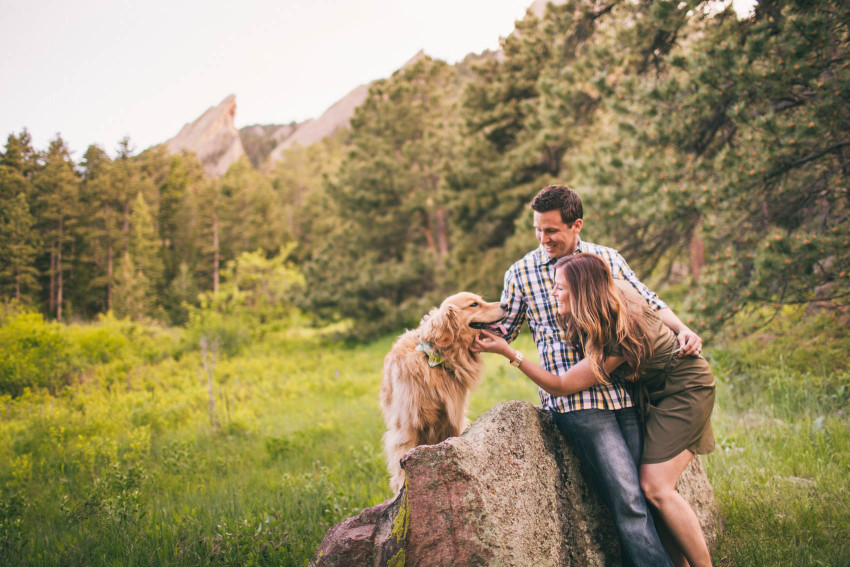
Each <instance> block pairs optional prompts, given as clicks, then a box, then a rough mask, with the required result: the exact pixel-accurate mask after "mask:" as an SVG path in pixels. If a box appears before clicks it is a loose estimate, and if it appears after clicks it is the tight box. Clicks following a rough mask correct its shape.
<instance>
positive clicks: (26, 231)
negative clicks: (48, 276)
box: [0, 192, 39, 303]
mask: <svg viewBox="0 0 850 567" xmlns="http://www.w3.org/2000/svg"><path fill="white" fill-rule="evenodd" d="M38 244H39V239H38V234H37V233H36V232H35V222H34V220H33V217H32V215H31V214H30V208H29V204H28V203H27V198H26V195H25V194H24V193H23V192H21V193H18V195H17V197H16V198H15V199H14V200H11V201H7V202H6V203H4V206H3V219H2V220H0V257H2V258H3V263H2V265H0V286H2V289H3V293H4V294H5V295H6V296H8V297H14V298H15V299H16V300H17V301H21V302H25V303H29V302H31V300H32V298H33V296H34V293H35V292H36V291H37V290H38V270H37V269H36V268H35V257H36V254H37V251H38Z"/></svg>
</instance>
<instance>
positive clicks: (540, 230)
mask: <svg viewBox="0 0 850 567" xmlns="http://www.w3.org/2000/svg"><path fill="white" fill-rule="evenodd" d="M581 225H582V220H581V219H577V220H576V221H574V222H573V224H571V225H569V226H567V224H566V223H564V221H562V220H561V212H560V211H546V212H545V213H539V212H537V211H534V234H535V236H537V240H538V241H539V242H540V244H542V245H543V248H544V249H545V250H546V254H548V255H549V257H550V258H560V257H562V256H567V255H569V254H572V253H573V252H575V250H576V246H577V245H578V233H579V232H580V231H581Z"/></svg>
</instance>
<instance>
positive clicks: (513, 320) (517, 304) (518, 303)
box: [500, 266, 528, 343]
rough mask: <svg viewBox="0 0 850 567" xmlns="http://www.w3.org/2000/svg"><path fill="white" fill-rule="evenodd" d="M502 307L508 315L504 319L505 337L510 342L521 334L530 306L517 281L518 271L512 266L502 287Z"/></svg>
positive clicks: (506, 273)
mask: <svg viewBox="0 0 850 567" xmlns="http://www.w3.org/2000/svg"><path fill="white" fill-rule="evenodd" d="M500 303H501V306H502V309H504V310H505V311H506V312H507V314H508V315H507V317H505V319H504V320H503V321H502V324H503V325H504V326H505V328H506V329H507V334H506V335H505V339H506V340H507V341H508V342H509V343H510V342H513V340H514V339H516V338H517V335H519V331H520V329H521V328H522V324H523V323H524V322H525V319H526V317H527V315H526V311H527V309H528V306H527V305H526V303H525V296H524V294H523V293H522V288H521V287H520V285H519V282H517V276H516V272H515V271H514V268H513V266H511V267H510V268H509V269H508V271H507V272H505V287H504V288H503V289H502V299H501V301H500Z"/></svg>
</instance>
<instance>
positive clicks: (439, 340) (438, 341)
mask: <svg viewBox="0 0 850 567" xmlns="http://www.w3.org/2000/svg"><path fill="white" fill-rule="evenodd" d="M457 311H458V310H457V307H455V306H454V305H444V306H443V307H441V308H439V309H432V310H431V312H430V313H429V314H428V320H427V321H425V323H424V324H423V328H422V340H423V341H425V342H428V343H431V344H432V345H434V346H435V347H436V348H438V349H441V348H446V347H448V346H450V345H451V344H452V343H453V342H454V340H455V337H456V336H457V333H458V316H457V315H458V313H457Z"/></svg>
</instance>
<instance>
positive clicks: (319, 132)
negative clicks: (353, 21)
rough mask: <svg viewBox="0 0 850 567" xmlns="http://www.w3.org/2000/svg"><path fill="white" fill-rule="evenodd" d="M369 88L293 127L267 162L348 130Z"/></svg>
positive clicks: (418, 56)
mask: <svg viewBox="0 0 850 567" xmlns="http://www.w3.org/2000/svg"><path fill="white" fill-rule="evenodd" d="M423 57H425V52H424V51H422V50H420V51H419V52H418V53H417V54H416V55H414V56H413V57H412V58H411V59H409V60H408V61H407V62H406V63H405V64H404V65H402V66H401V69H404V68H406V67H408V66H410V65H413V64H415V63H416V62H417V61H419V60H420V59H422V58H423ZM370 86H371V83H370V84H368V85H360V86H359V87H357V88H356V89H354V90H353V91H351V92H350V93H348V94H347V95H345V96H344V97H343V98H341V99H340V100H338V101H337V102H335V103H334V104H333V105H332V106H331V107H330V108H328V109H327V110H326V111H325V112H323V113H322V115H321V116H319V117H318V118H314V119H311V120H307V121H306V122H302V123H301V124H298V125H297V126H296V127H295V129H294V131H293V132H290V133H286V135H285V136H284V137H283V138H282V139H281V141H280V142H279V143H278V145H277V147H276V148H275V149H274V150H273V151H272V153H271V155H270V156H269V162H270V163H274V162H276V161H278V160H280V158H281V157H282V156H283V154H284V152H286V150H287V149H289V148H292V147H293V146H296V145H298V146H309V145H311V144H315V143H316V142H320V141H322V140H323V139H324V138H327V137H328V136H332V135H334V134H335V133H336V132H338V131H339V130H340V129H342V128H348V126H349V124H350V123H351V117H352V116H354V111H355V110H356V109H357V107H358V106H360V105H361V104H363V102H365V101H366V97H367V96H368V95H369V87H370ZM281 132H282V130H279V131H278V132H276V135H277V136H278V138H279V139H280V134H281Z"/></svg>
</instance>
